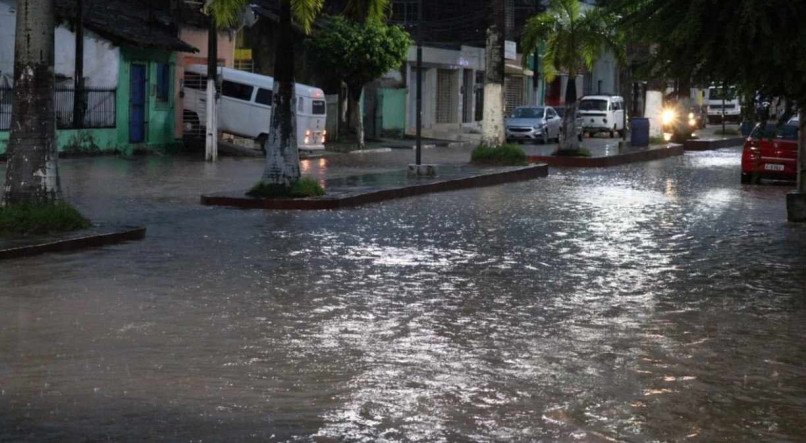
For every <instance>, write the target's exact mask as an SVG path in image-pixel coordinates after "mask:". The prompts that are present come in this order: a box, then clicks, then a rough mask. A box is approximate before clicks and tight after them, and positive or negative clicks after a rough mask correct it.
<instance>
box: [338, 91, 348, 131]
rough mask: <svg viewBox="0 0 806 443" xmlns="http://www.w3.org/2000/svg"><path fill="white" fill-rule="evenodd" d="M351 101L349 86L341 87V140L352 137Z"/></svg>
mask: <svg viewBox="0 0 806 443" xmlns="http://www.w3.org/2000/svg"><path fill="white" fill-rule="evenodd" d="M349 102H350V100H349V94H348V93H347V85H346V84H344V82H342V83H341V85H340V86H339V138H341V139H342V140H343V139H346V138H347V137H349V135H350V118H349V115H350V103H349Z"/></svg>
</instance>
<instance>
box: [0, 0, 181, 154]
mask: <svg viewBox="0 0 806 443" xmlns="http://www.w3.org/2000/svg"><path fill="white" fill-rule="evenodd" d="M137 1H138V0H128V1H120V0H106V1H104V2H94V3H93V6H92V8H91V10H88V11H85V18H84V28H85V32H84V78H85V84H86V88H85V99H86V103H87V110H86V112H85V113H84V118H83V119H80V120H81V121H80V122H76V120H79V119H74V118H73V115H72V114H73V112H72V110H73V99H74V97H75V93H74V88H73V84H74V81H73V77H74V72H75V68H74V67H75V34H74V33H73V32H72V30H71V24H70V23H71V21H72V20H71V18H72V17H73V16H74V14H75V12H74V8H73V5H74V1H73V0H56V10H57V16H58V18H59V19H60V23H61V24H60V25H59V26H57V28H56V31H55V34H56V38H55V43H56V54H57V56H56V62H55V72H56V85H57V86H56V91H55V96H54V97H55V108H56V120H57V128H58V130H57V138H58V147H59V150H60V151H61V152H67V153H95V152H103V151H118V152H122V153H132V152H134V151H136V150H160V151H171V150H173V149H175V148H176V147H178V146H179V145H180V142H181V141H180V140H178V139H177V138H176V133H177V131H176V130H175V126H176V115H177V113H176V109H175V107H176V98H177V91H175V89H176V87H175V82H174V78H175V75H176V60H177V57H176V53H177V52H195V51H196V50H195V48H193V47H191V46H190V45H188V44H187V43H185V42H183V41H181V40H180V39H179V38H178V37H176V29H177V27H176V26H166V23H171V17H170V16H168V15H162V16H161V15H159V13H158V12H159V11H154V10H149V9H148V8H149V6H148V4H146V3H147V2H146V3H143V4H142V5H139V7H138V5H137ZM13 8H14V1H13V0H0V28H2V29H6V30H8V29H13V28H14V26H13V23H14V17H13V15H14V14H13V11H14V9H13ZM9 22H10V23H9ZM4 25H5V26H4ZM13 40H14V38H13V33H9V32H7V31H6V32H0V75H3V74H5V73H8V74H10V66H8V65H9V63H8V62H6V63H4V60H7V59H9V58H11V57H4V56H3V54H4V53H6V52H7V51H8V50H9V48H10V51H11V52H12V54H13ZM10 65H11V66H13V60H11V64H10ZM4 67H5V69H4ZM8 78H9V77H8V76H6V80H8ZM12 87H13V85H12ZM11 98H12V90H10V89H8V88H5V89H4V88H3V84H2V83H0V154H5V151H6V149H7V145H8V139H9V131H8V129H9V124H10V121H11V119H10V112H13V110H12V109H11ZM77 128H80V129H77Z"/></svg>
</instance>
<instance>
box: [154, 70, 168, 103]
mask: <svg viewBox="0 0 806 443" xmlns="http://www.w3.org/2000/svg"><path fill="white" fill-rule="evenodd" d="M170 95H171V65H169V64H168V63H157V100H159V101H162V102H167V101H168V100H169V99H170Z"/></svg>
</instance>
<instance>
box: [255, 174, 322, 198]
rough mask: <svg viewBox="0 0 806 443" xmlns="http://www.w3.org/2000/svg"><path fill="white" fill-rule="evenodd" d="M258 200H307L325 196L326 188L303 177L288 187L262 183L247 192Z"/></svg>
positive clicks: (309, 178)
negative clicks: (306, 198) (307, 198)
mask: <svg viewBox="0 0 806 443" xmlns="http://www.w3.org/2000/svg"><path fill="white" fill-rule="evenodd" d="M246 195H248V196H249V197H256V198H305V197H320V196H322V195H325V188H323V187H322V185H320V184H319V182H318V181H316V180H314V179H312V178H311V177H302V178H300V179H299V180H297V182H296V183H294V184H293V185H291V186H290V187H288V186H283V185H275V184H269V183H263V182H260V183H258V184H256V185H255V186H253V187H252V189H250V190H249V191H247V192H246Z"/></svg>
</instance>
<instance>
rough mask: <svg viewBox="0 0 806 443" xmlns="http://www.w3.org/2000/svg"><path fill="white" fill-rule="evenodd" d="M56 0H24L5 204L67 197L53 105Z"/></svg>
mask: <svg viewBox="0 0 806 443" xmlns="http://www.w3.org/2000/svg"><path fill="white" fill-rule="evenodd" d="M53 27H54V15H53V0H18V1H17V25H16V36H15V39H14V53H15V58H14V98H13V108H12V109H13V110H14V111H13V113H12V122H11V137H10V140H9V144H8V168H7V169H6V182H5V195H4V203H5V204H6V205H13V204H20V203H25V204H27V203H50V202H54V201H56V200H59V199H61V189H60V185H59V168H58V162H57V154H56V118H55V114H54V110H53V88H54V77H53V60H54V41H53Z"/></svg>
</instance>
